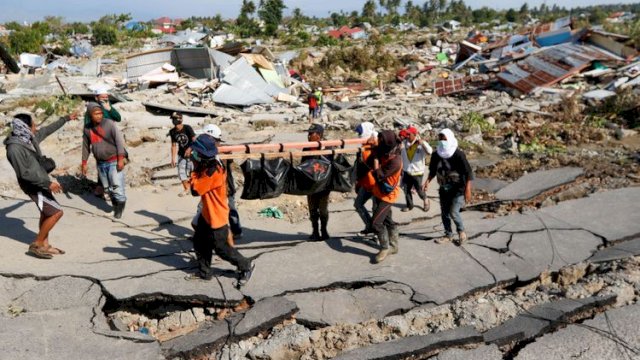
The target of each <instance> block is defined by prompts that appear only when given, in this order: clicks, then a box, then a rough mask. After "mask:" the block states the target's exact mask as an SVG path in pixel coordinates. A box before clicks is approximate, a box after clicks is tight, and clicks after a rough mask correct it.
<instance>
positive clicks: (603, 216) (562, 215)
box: [540, 187, 640, 241]
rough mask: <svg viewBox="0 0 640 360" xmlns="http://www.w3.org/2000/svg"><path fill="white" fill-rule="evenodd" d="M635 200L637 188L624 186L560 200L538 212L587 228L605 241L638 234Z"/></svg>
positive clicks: (639, 199)
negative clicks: (585, 196) (583, 196)
mask: <svg viewBox="0 0 640 360" xmlns="http://www.w3.org/2000/svg"><path fill="white" fill-rule="evenodd" d="M639 203H640V188H637V187H634V188H624V189H618V190H612V191H606V192H600V193H595V194H592V195H590V196H589V197H587V198H582V199H577V200H569V201H564V202H561V203H559V204H558V205H557V206H552V207H546V208H544V209H542V210H540V213H541V214H545V215H548V216H551V217H554V218H556V219H558V220H561V221H564V222H566V223H568V224H572V225H574V226H575V227H576V228H582V229H585V230H588V231H591V232H592V233H594V234H597V235H599V236H602V237H603V238H605V239H606V240H607V241H617V240H624V239H630V238H633V237H635V236H637V235H639V234H640V221H638V204H639ZM603 209H606V211H603Z"/></svg>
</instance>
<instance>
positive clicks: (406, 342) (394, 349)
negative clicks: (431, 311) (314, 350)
mask: <svg viewBox="0 0 640 360" xmlns="http://www.w3.org/2000/svg"><path fill="white" fill-rule="evenodd" d="M480 342H482V336H481V335H480V334H478V332H477V331H476V330H475V329H474V328H473V327H470V326H465V327H460V328H456V329H454V330H449V331H443V332H439V333H435V334H430V335H425V336H411V337H405V338H402V339H399V340H395V341H388V342H384V343H380V344H375V345H371V346H368V347H364V348H360V349H355V350H350V351H346V352H343V353H342V354H340V355H338V356H337V357H335V359H336V360H338V359H340V360H350V359H354V360H365V359H366V360H373V359H404V358H407V357H411V356H419V357H422V358H424V357H427V356H429V355H431V354H434V353H436V352H438V351H439V350H442V349H446V348H449V347H454V346H466V345H473V344H478V343H480Z"/></svg>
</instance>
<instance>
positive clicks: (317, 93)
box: [313, 87, 324, 118]
mask: <svg viewBox="0 0 640 360" xmlns="http://www.w3.org/2000/svg"><path fill="white" fill-rule="evenodd" d="M313 95H315V97H316V99H317V101H318V107H317V108H316V116H315V118H319V117H321V116H322V109H323V108H324V96H323V93H322V88H321V87H318V88H316V91H315V92H314V93H313Z"/></svg>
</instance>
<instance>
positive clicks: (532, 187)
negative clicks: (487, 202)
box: [496, 167, 584, 201]
mask: <svg viewBox="0 0 640 360" xmlns="http://www.w3.org/2000/svg"><path fill="white" fill-rule="evenodd" d="M583 173H584V170H582V169H581V168H575V167H565V168H560V169H553V170H544V171H536V172H534V173H530V174H526V175H524V176H523V177H521V178H520V179H518V180H516V181H515V182H513V183H511V184H509V185H507V186H506V187H504V188H503V189H501V190H500V191H498V192H497V193H496V198H497V199H498V200H502V201H513V200H527V199H531V198H532V197H535V196H536V195H539V194H541V193H543V192H545V191H547V190H550V189H553V188H554V187H557V186H560V185H564V184H567V183H570V182H572V181H574V180H575V179H576V178H577V177H578V176H580V175H582V174H583Z"/></svg>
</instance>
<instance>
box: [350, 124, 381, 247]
mask: <svg viewBox="0 0 640 360" xmlns="http://www.w3.org/2000/svg"><path fill="white" fill-rule="evenodd" d="M355 131H356V133H357V134H358V137H359V138H360V139H367V142H366V143H365V144H364V145H363V146H362V148H361V157H360V160H359V162H358V165H357V167H356V178H357V179H356V194H357V195H356V199H355V201H354V203H353V207H354V208H355V209H356V212H357V213H358V215H359V216H360V219H362V222H363V223H364V230H362V231H360V232H359V233H358V235H359V236H367V235H369V234H372V233H374V232H375V231H374V230H373V226H372V224H371V215H370V214H369V210H367V208H366V207H365V204H366V203H367V201H369V199H371V197H373V194H372V193H371V191H372V190H373V187H374V186H375V179H374V178H373V175H372V172H371V170H373V169H375V167H376V164H375V156H372V155H373V149H374V148H375V147H376V146H377V145H378V132H377V131H376V130H375V126H374V125H373V123H371V122H369V121H365V122H363V123H361V124H360V125H358V126H357V127H356V129H355Z"/></svg>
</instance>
